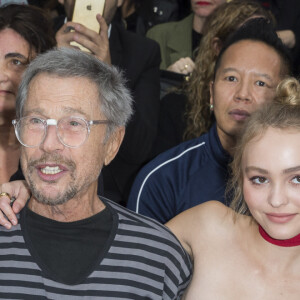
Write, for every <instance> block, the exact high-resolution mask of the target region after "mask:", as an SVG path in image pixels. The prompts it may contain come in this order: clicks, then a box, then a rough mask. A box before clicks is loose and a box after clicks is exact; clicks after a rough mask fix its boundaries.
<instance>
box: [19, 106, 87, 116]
mask: <svg viewBox="0 0 300 300" xmlns="http://www.w3.org/2000/svg"><path fill="white" fill-rule="evenodd" d="M61 110H62V111H63V112H65V113H67V114H70V113H71V114H72V113H79V114H81V115H83V116H85V117H88V116H87V114H86V113H85V112H84V111H83V110H81V109H78V108H73V107H66V106H65V107H63V108H62V109H61ZM28 114H39V115H44V114H45V110H44V109H41V108H32V109H30V110H28V111H25V112H24V115H28Z"/></svg>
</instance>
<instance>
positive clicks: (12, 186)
mask: <svg viewBox="0 0 300 300" xmlns="http://www.w3.org/2000/svg"><path fill="white" fill-rule="evenodd" d="M0 192H1V193H2V194H0V195H2V196H1V197H0V225H2V226H4V227H5V228H7V229H10V228H11V226H12V225H16V224H18V220H17V217H16V213H19V212H20V210H21V209H22V208H23V207H24V206H25V204H26V202H27V200H28V199H29V197H30V191H29V189H28V187H27V184H26V183H25V181H21V180H18V181H12V182H8V183H4V184H2V185H1V186H0ZM5 194H9V195H5ZM12 198H15V199H16V200H15V201H14V202H13V203H12V202H11V200H12ZM11 205H12V206H11Z"/></svg>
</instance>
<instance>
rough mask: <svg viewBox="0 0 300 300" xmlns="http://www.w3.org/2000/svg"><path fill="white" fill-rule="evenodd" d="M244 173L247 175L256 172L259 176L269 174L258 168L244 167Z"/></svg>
mask: <svg viewBox="0 0 300 300" xmlns="http://www.w3.org/2000/svg"><path fill="white" fill-rule="evenodd" d="M245 171H246V173H249V172H250V171H256V172H259V173H261V174H269V172H268V171H267V170H265V169H262V168H259V167H255V166H249V167H246V169H245Z"/></svg>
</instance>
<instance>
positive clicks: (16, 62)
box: [12, 59, 23, 66]
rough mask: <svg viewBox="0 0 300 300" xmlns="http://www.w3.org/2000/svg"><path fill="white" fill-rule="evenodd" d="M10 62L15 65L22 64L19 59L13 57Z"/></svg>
mask: <svg viewBox="0 0 300 300" xmlns="http://www.w3.org/2000/svg"><path fill="white" fill-rule="evenodd" d="M12 63H13V64H14V65H16V66H20V65H22V64H23V63H22V62H21V61H19V60H18V59H14V60H13V61H12Z"/></svg>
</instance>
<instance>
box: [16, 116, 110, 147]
mask: <svg viewBox="0 0 300 300" xmlns="http://www.w3.org/2000/svg"><path fill="white" fill-rule="evenodd" d="M12 123H13V125H14V127H15V133H16V136H17V138H18V140H19V142H20V143H21V144H22V145H23V146H25V147H32V148H34V147H38V146H39V145H41V144H42V143H43V142H44V140H45V137H46V135H47V128H48V126H49V125H53V126H56V134H57V137H58V139H59V140H60V142H61V143H62V144H63V145H65V146H66V147H69V148H77V147H79V146H81V145H82V144H83V143H84V142H85V141H86V140H87V138H88V136H89V134H90V130H91V129H90V127H91V125H98V124H109V123H111V121H108V120H103V121H102V120H91V121H87V120H85V119H83V118H80V117H66V118H62V119H60V120H59V121H57V120H55V119H47V120H44V119H41V118H38V117H35V116H28V117H23V118H20V119H18V120H13V121H12Z"/></svg>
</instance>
